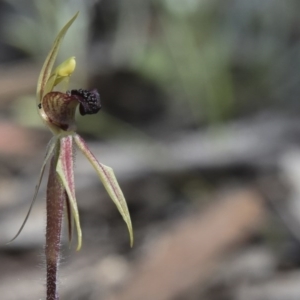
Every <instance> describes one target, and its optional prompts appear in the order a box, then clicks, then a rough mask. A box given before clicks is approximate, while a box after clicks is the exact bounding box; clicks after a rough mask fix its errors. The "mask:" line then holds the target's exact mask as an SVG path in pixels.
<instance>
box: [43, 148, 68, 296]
mask: <svg viewBox="0 0 300 300" xmlns="http://www.w3.org/2000/svg"><path fill="white" fill-rule="evenodd" d="M58 147H59V146H58ZM56 150H57V151H56V153H55V154H54V156H53V157H52V159H51V164H50V170H49V178H48V185H47V227H46V248H45V253H46V263H47V300H59V295H58V266H59V260H60V245H61V231H62V220H63V213H64V203H65V200H66V193H65V189H64V187H63V185H62V183H61V181H60V179H59V178H58V174H57V173H56V165H57V159H58V149H56Z"/></svg>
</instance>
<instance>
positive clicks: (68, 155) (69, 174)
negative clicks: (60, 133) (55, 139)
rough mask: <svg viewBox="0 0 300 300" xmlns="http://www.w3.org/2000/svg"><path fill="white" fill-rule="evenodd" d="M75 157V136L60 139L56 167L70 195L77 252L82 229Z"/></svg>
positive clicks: (80, 242)
mask: <svg viewBox="0 0 300 300" xmlns="http://www.w3.org/2000/svg"><path fill="white" fill-rule="evenodd" d="M73 160H74V157H73V136H72V135H67V136H64V137H60V150H59V158H58V162H57V166H56V172H57V173H58V175H59V177H60V179H61V181H62V183H63V185H64V188H65V189H66V192H67V194H68V198H69V204H70V206H71V210H72V214H73V218H74V220H75V225H76V229H77V239H78V241H77V243H78V244H77V251H78V250H80V248H81V244H82V233H81V227H80V220H79V213H78V207H77V202H76V197H75V181H74V171H73V170H74V169H73V168H74V161H73Z"/></svg>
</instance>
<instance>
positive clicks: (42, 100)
mask: <svg viewBox="0 0 300 300" xmlns="http://www.w3.org/2000/svg"><path fill="white" fill-rule="evenodd" d="M77 15H78V13H77V14H76V15H75V16H74V17H73V18H72V19H71V20H70V21H69V22H68V23H67V24H66V25H65V26H64V27H63V28H62V30H61V31H60V32H59V34H58V36H57V38H56V39H55V41H54V44H53V46H52V49H51V50H50V52H49V54H48V56H47V58H46V60H45V62H44V65H43V68H42V70H41V73H40V76H39V79H38V84H37V110H38V112H39V114H40V116H41V118H42V120H43V121H44V122H45V124H46V125H47V126H48V128H49V129H50V130H51V131H52V133H53V137H52V139H51V140H50V142H49V145H48V147H47V151H46V155H45V159H44V162H43V165H42V169H41V172H40V177H39V181H38V184H37V186H36V189H35V194H34V198H33V200H32V203H31V205H30V208H29V211H28V213H27V216H26V218H25V220H24V222H23V224H22V226H21V228H20V230H19V232H18V233H17V235H16V236H15V237H14V238H13V240H14V239H15V238H16V237H17V236H18V235H19V234H20V232H21V231H22V229H23V227H24V225H25V223H26V221H27V219H28V217H29V214H30V211H31V208H32V206H33V204H34V202H35V200H36V197H37V193H38V190H39V187H40V183H41V180H42V177H43V174H44V171H45V167H46V164H47V162H48V161H50V168H49V177H48V184H47V206H46V209H47V227H46V247H45V254H46V263H47V300H50V299H51V300H54V299H55V300H57V299H59V295H58V291H57V285H58V277H57V276H58V275H57V273H58V264H59V258H60V245H61V231H62V221H63V217H64V212H66V215H67V221H68V233H69V241H70V242H71V239H72V232H73V223H75V228H76V231H77V250H79V249H80V248H81V244H82V234H81V227H80V221H79V213H78V208H77V202H76V197H75V183H74V171H73V165H74V149H75V147H76V146H77V147H78V148H79V149H80V150H81V152H82V153H83V154H84V155H85V156H86V158H87V159H88V160H89V162H90V163H91V165H92V166H93V167H94V169H95V170H96V172H97V174H98V176H99V178H100V180H101V181H102V183H103V185H104V187H105V189H106V191H107V192H108V194H109V196H110V197H111V199H112V200H113V202H114V203H115V205H116V206H117V208H118V210H119V212H120V213H121V215H122V217H123V219H124V221H125V222H126V224H127V227H128V230H129V236H130V244H131V246H132V244H133V231H132V225H131V220H130V215H129V211H128V208H127V204H126V200H125V198H124V196H123V193H122V191H121V189H120V187H119V185H118V183H117V180H116V178H115V175H114V172H113V170H112V169H111V168H110V167H107V166H105V165H103V164H101V163H99V162H98V161H97V159H96V157H95V156H94V155H93V154H92V152H91V151H90V150H89V148H88V146H87V145H86V143H85V141H84V140H83V139H82V138H81V137H80V136H79V135H78V134H77V133H76V131H75V130H76V127H75V112H76V109H77V107H78V106H79V112H80V113H81V114H82V115H85V114H94V113H97V112H98V111H99V109H100V108H101V104H100V97H99V94H98V92H97V91H96V90H91V91H88V90H83V89H78V90H71V91H58V90H55V88H57V86H58V85H60V86H66V84H67V83H68V81H69V78H70V76H71V75H72V73H73V72H74V70H75V66H76V61H75V58H74V57H71V58H69V59H67V60H66V61H64V62H63V63H62V64H60V65H59V66H58V67H56V68H55V69H54V71H52V69H53V65H54V63H55V60H56V57H57V53H58V50H59V47H60V44H61V42H62V40H63V37H64V36H65V34H66V32H67V30H68V29H69V27H70V26H71V25H72V23H73V22H74V20H75V19H76V17H77Z"/></svg>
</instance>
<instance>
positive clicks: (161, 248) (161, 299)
mask: <svg viewBox="0 0 300 300" xmlns="http://www.w3.org/2000/svg"><path fill="white" fill-rule="evenodd" d="M264 214H265V209H264V205H263V201H262V198H261V196H260V195H259V194H258V193H256V192H255V191H253V190H251V189H246V190H242V191H239V192H234V193H231V194H229V195H227V196H226V197H224V196H223V197H222V199H221V200H220V201H218V202H215V203H214V204H213V205H212V206H211V207H210V208H209V209H207V210H205V211H204V212H199V213H195V215H193V216H192V217H189V218H187V219H186V220H183V221H182V222H180V223H179V224H177V225H175V226H174V227H173V229H171V230H170V231H169V232H166V233H164V234H162V235H161V237H160V238H158V239H157V241H155V242H153V244H152V246H151V247H150V248H149V253H148V255H147V256H146V257H144V258H143V259H142V260H141V261H140V263H139V264H138V265H137V266H136V268H135V269H134V271H133V276H132V278H131V281H130V282H129V283H128V285H127V286H125V288H124V289H123V290H122V291H121V292H120V293H118V294H116V295H113V296H111V297H110V298H108V299H109V300H112V299H113V300H140V299H143V300H152V299H155V300H171V299H175V298H176V296H179V295H181V294H182V293H183V292H184V291H186V290H187V289H189V288H191V287H194V286H196V285H197V286H198V287H199V286H201V284H204V283H205V281H206V280H207V279H208V278H209V277H210V275H211V274H212V272H213V270H214V267H216V265H217V263H218V261H219V260H220V259H221V258H224V254H225V253H226V251H228V250H229V248H231V247H233V246H235V245H237V244H238V243H241V242H242V241H243V240H245V239H247V237H249V234H251V233H253V232H254V231H256V230H258V228H260V224H261V221H262V220H263V217H264ZM176 299H177V298H176Z"/></svg>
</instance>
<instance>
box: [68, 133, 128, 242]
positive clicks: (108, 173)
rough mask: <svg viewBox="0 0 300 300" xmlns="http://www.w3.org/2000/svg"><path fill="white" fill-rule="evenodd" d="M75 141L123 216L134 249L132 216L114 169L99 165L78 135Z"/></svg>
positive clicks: (75, 136)
mask: <svg viewBox="0 0 300 300" xmlns="http://www.w3.org/2000/svg"><path fill="white" fill-rule="evenodd" d="M74 139H75V142H76V144H77V146H78V147H79V148H80V150H81V151H82V152H83V154H84V155H85V156H86V158H87V159H88V160H89V161H90V163H91V164H92V166H93V167H94V169H95V170H96V172H97V174H98V176H99V178H100V180H101V181H102V183H103V185H104V187H105V189H106V191H107V193H108V194H109V196H110V198H111V199H112V201H113V202H114V203H115V205H116V206H117V208H118V210H119V212H120V214H121V215H122V217H123V219H124V221H125V223H126V225H127V228H128V231H129V237H130V246H131V247H132V245H133V230H132V224H131V219H130V214H129V211H128V207H127V204H126V200H125V197H124V195H123V193H122V190H121V188H120V186H119V184H118V182H117V179H116V177H115V174H114V171H113V169H112V168H110V167H108V166H105V165H103V164H101V163H99V162H98V160H97V159H96V157H95V156H94V155H93V153H92V152H91V151H90V149H89V148H88V146H87V145H86V143H85V141H84V140H83V139H82V138H81V137H80V136H79V135H78V134H76V135H74Z"/></svg>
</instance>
